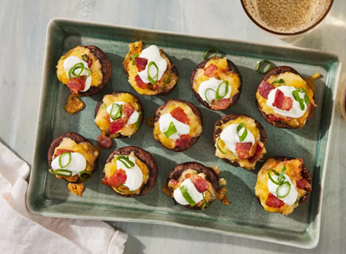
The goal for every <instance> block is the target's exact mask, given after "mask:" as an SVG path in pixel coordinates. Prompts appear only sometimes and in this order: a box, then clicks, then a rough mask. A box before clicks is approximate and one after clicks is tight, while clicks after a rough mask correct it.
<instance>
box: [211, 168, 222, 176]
mask: <svg viewBox="0 0 346 254" xmlns="http://www.w3.org/2000/svg"><path fill="white" fill-rule="evenodd" d="M211 169H212V170H214V172H215V173H216V174H220V172H221V170H220V169H219V168H218V167H217V166H212V167H211Z"/></svg>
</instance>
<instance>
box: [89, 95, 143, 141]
mask: <svg viewBox="0 0 346 254" xmlns="http://www.w3.org/2000/svg"><path fill="white" fill-rule="evenodd" d="M143 115H144V112H143V108H142V105H141V103H140V101H139V99H138V98H137V97H136V96H134V95H133V94H131V93H127V92H113V93H111V94H106V95H105V96H103V97H102V98H101V99H100V100H99V102H98V103H97V105H96V109H95V124H96V125H97V127H98V128H99V129H100V130H101V135H100V136H99V137H98V145H99V146H100V147H103V148H109V147H111V145H112V138H120V137H130V136H132V135H133V134H135V133H136V132H137V130H138V129H139V127H140V126H141V124H142V121H143Z"/></svg>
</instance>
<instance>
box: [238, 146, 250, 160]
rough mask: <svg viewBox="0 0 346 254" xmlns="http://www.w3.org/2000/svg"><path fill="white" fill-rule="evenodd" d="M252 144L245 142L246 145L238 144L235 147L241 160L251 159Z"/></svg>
mask: <svg viewBox="0 0 346 254" xmlns="http://www.w3.org/2000/svg"><path fill="white" fill-rule="evenodd" d="M251 147H252V143H251V142H245V143H239V142H237V143H236V145H235V151H236V152H237V154H238V158H239V159H246V158H248V157H249V152H250V150H251Z"/></svg>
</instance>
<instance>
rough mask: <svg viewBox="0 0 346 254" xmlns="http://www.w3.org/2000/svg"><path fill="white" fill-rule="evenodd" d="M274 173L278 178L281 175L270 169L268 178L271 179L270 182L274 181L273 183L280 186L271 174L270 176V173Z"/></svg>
mask: <svg viewBox="0 0 346 254" xmlns="http://www.w3.org/2000/svg"><path fill="white" fill-rule="evenodd" d="M272 171H273V172H274V174H275V175H277V176H278V175H279V173H278V172H276V171H275V170H274V169H272V168H271V169H269V170H268V177H269V179H270V181H272V182H273V183H274V184H276V185H280V183H279V182H277V181H275V180H274V179H273V178H272V176H271V174H270V172H272Z"/></svg>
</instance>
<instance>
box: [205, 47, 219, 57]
mask: <svg viewBox="0 0 346 254" xmlns="http://www.w3.org/2000/svg"><path fill="white" fill-rule="evenodd" d="M210 52H215V55H214V56H217V54H218V53H219V50H217V49H213V48H211V49H207V50H206V51H205V52H204V54H203V59H204V60H207V59H208V54H209V53H210Z"/></svg>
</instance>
